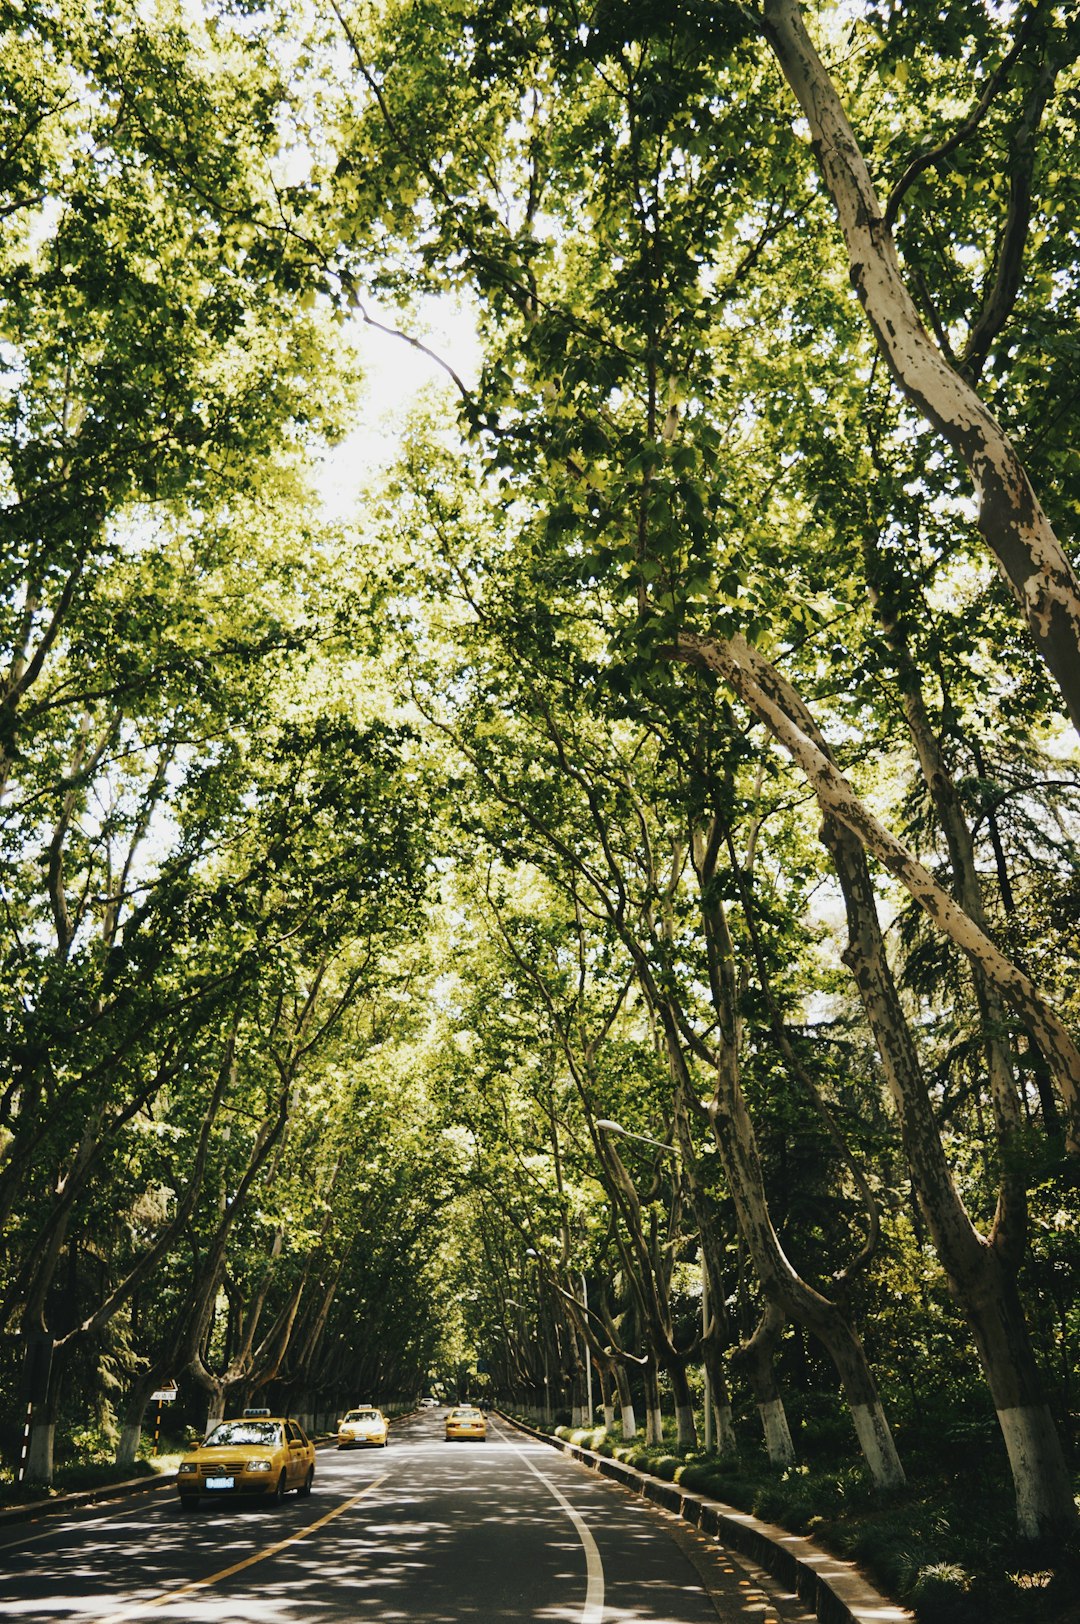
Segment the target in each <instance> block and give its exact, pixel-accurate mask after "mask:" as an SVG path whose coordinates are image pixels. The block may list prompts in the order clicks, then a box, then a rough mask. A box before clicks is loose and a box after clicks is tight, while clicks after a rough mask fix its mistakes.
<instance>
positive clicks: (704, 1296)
mask: <svg viewBox="0 0 1080 1624" xmlns="http://www.w3.org/2000/svg"><path fill="white" fill-rule="evenodd" d="M596 1126H597V1128H598V1129H599V1130H600V1132H601V1133H611V1134H614V1135H615V1136H616V1137H617V1138H619V1139H636V1140H638V1141H639V1143H640V1144H643V1145H655V1147H656V1149H657V1150H662V1151H664V1152H665V1153H666V1154H667V1155H669V1156H675V1155H676V1154H677V1152H676V1150H675V1146H674V1145H667V1144H665V1143H664V1141H663V1140H662V1139H654V1138H653V1137H652V1136H651V1134H647V1133H631V1131H630V1129H629V1128H624V1127H623V1125H622V1123H621V1122H613V1121H612V1120H611V1118H610V1117H601V1118H600V1119H599V1120H598V1122H597V1124H596ZM708 1323H709V1271H708V1269H707V1267H706V1264H705V1244H704V1240H703V1241H702V1246H701V1341H702V1350H701V1351H702V1375H703V1376H704V1391H703V1398H704V1403H705V1448H706V1449H707V1450H708V1449H711V1448H712V1446H713V1405H712V1382H711V1380H710V1378H709V1364H708V1360H707V1359H705V1358H704V1353H705V1332H706V1329H707V1327H708Z"/></svg>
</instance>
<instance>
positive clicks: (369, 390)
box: [321, 299, 480, 520]
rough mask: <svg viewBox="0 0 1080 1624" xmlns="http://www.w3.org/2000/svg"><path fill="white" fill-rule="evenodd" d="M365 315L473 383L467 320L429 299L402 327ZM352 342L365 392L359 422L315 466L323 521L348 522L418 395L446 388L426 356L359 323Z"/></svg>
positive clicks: (391, 316)
mask: <svg viewBox="0 0 1080 1624" xmlns="http://www.w3.org/2000/svg"><path fill="white" fill-rule="evenodd" d="M367 308H368V312H369V314H370V315H371V316H372V317H374V318H375V319H376V320H378V321H380V322H383V323H384V324H385V325H386V326H388V327H397V326H400V327H401V329H402V330H403V331H407V332H409V333H410V334H411V335H412V336H414V337H416V338H418V339H419V340H420V341H421V342H422V343H423V344H425V345H426V346H427V347H428V349H429V350H432V351H434V352H435V354H436V355H438V356H441V357H442V358H443V359H444V360H445V361H446V362H447V363H448V364H449V365H450V366H452V367H453V369H454V371H455V372H456V373H457V374H458V376H459V377H461V378H463V379H464V381H465V382H466V383H467V384H471V383H473V382H475V380H476V377H477V374H478V372H479V369H480V345H479V340H478V338H477V334H476V323H475V316H474V314H473V313H471V312H469V311H466V310H465V309H463V308H462V306H460V305H459V304H457V303H455V302H454V301H452V300H450V299H440V300H435V299H430V300H427V301H425V302H424V303H423V304H422V306H421V307H420V309H419V311H418V312H417V314H416V316H415V317H413V318H410V319H409V321H408V323H407V324H406V321H405V319H404V318H402V317H399V316H397V315H396V314H395V313H393V312H390V311H384V310H380V309H379V308H378V307H377V306H375V305H374V304H368V306H367ZM353 337H354V339H355V341H356V344H357V347H358V349H359V352H360V355H361V358H362V361H363V367H364V372H365V381H366V388H365V391H364V403H363V406H362V408H361V416H360V421H359V422H358V423H357V425H356V427H355V428H354V429H353V431H352V433H351V434H349V435H347V436H346V437H345V439H344V440H343V441H342V442H341V444H340V445H339V446H336V447H334V448H333V449H332V450H331V451H330V452H329V453H328V454H327V456H326V457H325V458H324V459H323V478H322V481H321V485H322V491H323V504H324V515H325V517H327V518H328V519H331V520H333V519H341V518H346V517H348V516H349V515H350V514H351V513H352V511H353V509H354V506H355V502H356V498H357V494H358V492H359V491H360V490H361V489H362V488H363V487H364V485H365V484H367V482H368V481H369V480H370V478H371V476H372V475H373V474H374V473H377V472H378V470H379V469H380V468H385V467H386V466H387V465H388V464H389V463H390V462H392V461H393V459H394V457H395V456H396V455H397V450H398V446H399V444H400V441H401V436H402V433H403V431H404V428H405V424H406V421H407V419H408V415H409V412H410V411H411V409H412V407H413V405H414V404H415V402H416V400H417V398H418V396H419V394H420V392H421V390H423V389H424V388H425V387H429V386H431V385H436V386H441V385H443V384H444V383H446V381H447V375H446V372H445V370H444V369H443V367H441V366H440V365H439V363H438V361H436V360H435V359H433V357H432V356H430V355H425V354H423V353H422V352H421V351H419V350H417V349H415V348H414V347H413V346H412V345H411V344H408V343H407V342H406V341H405V340H404V339H402V338H395V337H392V336H391V335H390V334H388V333H384V332H381V331H380V330H379V328H377V327H374V326H370V325H367V324H365V323H364V322H362V321H361V320H359V318H358V319H357V321H356V323H355V326H354V328H353Z"/></svg>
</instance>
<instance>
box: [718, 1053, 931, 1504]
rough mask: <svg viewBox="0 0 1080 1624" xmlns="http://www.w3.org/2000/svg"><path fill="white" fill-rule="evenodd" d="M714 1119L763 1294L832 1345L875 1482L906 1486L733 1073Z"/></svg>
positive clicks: (866, 1378) (855, 1344)
mask: <svg viewBox="0 0 1080 1624" xmlns="http://www.w3.org/2000/svg"><path fill="white" fill-rule="evenodd" d="M725 1047H726V1046H725ZM722 1064H723V1065H724V1069H725V1070H726V1071H728V1072H729V1073H731V1072H733V1062H732V1061H731V1059H730V1058H729V1059H728V1061H727V1062H726V1063H723V1062H722ZM710 1115H711V1117H712V1122H713V1129H714V1133H715V1136H716V1143H717V1147H718V1149H719V1151H720V1155H721V1158H722V1160H723V1164H724V1172H725V1174H726V1176H727V1181H728V1188H729V1189H730V1191H731V1195H732V1199H733V1201H734V1202H735V1207H736V1211H737V1212H738V1215H739V1224H740V1228H741V1229H742V1231H743V1234H744V1235H745V1237H746V1243H747V1246H748V1248H749V1251H750V1256H751V1258H752V1259H753V1263H754V1269H755V1272H756V1273H757V1276H758V1279H759V1280H760V1281H761V1286H762V1290H763V1291H764V1292H765V1295H766V1296H767V1297H768V1298H769V1300H770V1301H771V1302H773V1303H774V1304H776V1305H777V1306H778V1307H780V1308H782V1309H783V1310H784V1311H785V1312H786V1313H787V1314H788V1315H789V1316H790V1317H791V1318H792V1319H797V1320H798V1321H799V1322H800V1323H801V1324H802V1325H804V1326H805V1327H806V1329H807V1330H808V1331H810V1332H812V1333H813V1335H814V1336H816V1337H817V1339H818V1341H819V1342H820V1343H821V1344H822V1346H823V1347H824V1348H825V1350H826V1352H827V1353H828V1355H829V1357H830V1358H831V1359H832V1361H833V1364H834V1365H835V1366H836V1370H837V1374H838V1376H839V1378H840V1384H841V1386H842V1388H843V1391H844V1397H845V1398H846V1400H847V1403H848V1407H849V1408H850V1410H851V1418H852V1421H853V1423H854V1426H855V1433H856V1436H857V1437H858V1440H859V1444H860V1447H861V1448H862V1452H863V1456H864V1458H865V1460H866V1465H867V1468H868V1470H869V1472H870V1476H871V1478H872V1480H873V1482H874V1483H875V1484H876V1486H877V1487H878V1488H881V1489H889V1488H897V1487H899V1486H900V1485H901V1484H903V1482H904V1468H903V1466H902V1465H901V1464H900V1457H899V1455H898V1454H897V1452H896V1446H895V1444H894V1443H893V1439H892V1434H891V1432H890V1431H889V1425H888V1422H887V1421H886V1419H885V1416H884V1412H883V1411H882V1407H881V1403H880V1400H879V1398H878V1393H877V1387H876V1385H875V1382H874V1378H873V1376H872V1374H871V1371H870V1366H869V1364H868V1363H867V1360H866V1354H865V1352H864V1350H863V1346H862V1343H861V1341H860V1340H859V1338H858V1336H857V1334H856V1332H855V1329H854V1327H853V1326H852V1325H851V1323H850V1321H849V1320H848V1319H847V1317H846V1315H845V1314H844V1313H843V1312H842V1310H841V1309H840V1308H839V1307H838V1306H837V1304H835V1303H832V1302H830V1301H829V1300H828V1298H827V1297H823V1296H822V1295H821V1293H820V1292H818V1291H815V1290H814V1289H813V1287H812V1286H810V1285H808V1284H807V1282H806V1281H805V1280H803V1279H802V1278H801V1276H800V1275H799V1274H797V1272H796V1271H795V1269H794V1268H793V1267H792V1265H791V1262H790V1261H789V1259H788V1257H787V1255H786V1254H785V1252H784V1249H783V1247H782V1246H781V1245H780V1238H779V1236H778V1235H777V1233H776V1231H775V1229H774V1228H773V1224H772V1219H771V1217H770V1216H769V1210H768V1205H767V1203H766V1199H765V1189H764V1180H763V1178H762V1174H761V1167H760V1164H759V1161H758V1154H757V1144H756V1140H755V1137H754V1130H753V1126H752V1124H751V1122H750V1117H749V1114H748V1112H747V1110H746V1102H745V1100H744V1099H743V1095H742V1089H741V1087H740V1086H739V1084H738V1081H737V1079H736V1078H735V1077H734V1075H729V1076H728V1078H727V1080H726V1082H722V1083H721V1084H720V1086H719V1087H718V1089H717V1095H716V1098H715V1100H714V1102H713V1106H712V1108H711V1112H710Z"/></svg>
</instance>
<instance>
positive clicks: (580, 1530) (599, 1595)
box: [496, 1429, 604, 1624]
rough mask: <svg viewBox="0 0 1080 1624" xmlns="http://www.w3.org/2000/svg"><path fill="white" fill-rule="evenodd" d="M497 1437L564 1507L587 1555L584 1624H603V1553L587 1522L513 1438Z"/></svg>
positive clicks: (503, 1434)
mask: <svg viewBox="0 0 1080 1624" xmlns="http://www.w3.org/2000/svg"><path fill="white" fill-rule="evenodd" d="M496 1430H497V1429H496ZM498 1436H499V1437H500V1438H502V1439H503V1442H504V1443H506V1444H508V1445H509V1447H510V1448H511V1449H512V1450H514V1452H515V1454H517V1455H520V1456H521V1459H522V1460H523V1461H524V1462H525V1465H526V1466H527V1467H528V1468H529V1471H530V1472H531V1473H532V1474H533V1476H534V1477H538V1478H539V1479H540V1481H541V1483H542V1484H543V1485H544V1487H545V1488H546V1489H547V1491H548V1493H549V1494H550V1495H551V1496H552V1498H553V1499H555V1500H557V1501H558V1503H559V1505H560V1506H562V1508H563V1510H564V1511H565V1512H566V1515H567V1516H568V1517H569V1518H570V1521H571V1522H572V1523H573V1525H574V1528H575V1529H576V1530H577V1536H578V1539H580V1541H581V1543H582V1546H583V1548H584V1551H585V1573H586V1583H585V1606H584V1608H583V1610H582V1614H581V1624H603V1619H604V1564H603V1562H601V1560H600V1552H599V1551H598V1550H597V1548H596V1541H595V1540H594V1539H593V1537H592V1531H591V1529H590V1528H589V1525H588V1523H587V1522H586V1521H585V1519H584V1517H583V1516H582V1515H581V1513H580V1512H579V1511H578V1510H577V1509H576V1507H574V1506H572V1505H571V1504H570V1502H569V1500H568V1499H567V1498H566V1496H565V1494H563V1492H562V1490H561V1489H560V1488H559V1486H558V1484H556V1483H553V1482H552V1481H551V1479H550V1478H549V1477H545V1476H544V1474H543V1472H540V1471H537V1469H536V1467H535V1466H534V1465H533V1463H532V1461H531V1460H530V1459H529V1457H528V1455H526V1453H525V1451H524V1450H523V1449H521V1448H519V1446H518V1445H517V1444H516V1443H515V1442H514V1441H513V1439H512V1438H508V1437H507V1436H506V1434H505V1433H503V1432H499V1433H498Z"/></svg>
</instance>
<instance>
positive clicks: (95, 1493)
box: [0, 1472, 176, 1528]
mask: <svg viewBox="0 0 1080 1624" xmlns="http://www.w3.org/2000/svg"><path fill="white" fill-rule="evenodd" d="M175 1477H176V1474H175V1472H163V1473H162V1474H161V1475H160V1476H154V1477H129V1478H126V1479H125V1480H124V1481H123V1482H122V1483H103V1484H101V1485H100V1487H99V1488H96V1489H73V1490H71V1491H70V1493H60V1494H53V1495H50V1496H49V1498H48V1499H47V1500H27V1501H25V1502H23V1503H22V1504H21V1505H15V1506H4V1507H3V1509H2V1510H0V1528H3V1527H5V1526H6V1525H7V1524H8V1523H19V1522H35V1521H36V1520H37V1518H38V1517H48V1516H49V1515H51V1514H56V1513H59V1512H62V1511H70V1510H71V1509H72V1508H73V1507H77V1506H92V1505H97V1504H98V1503H99V1502H100V1501H102V1500H111V1499H112V1498H113V1496H114V1495H123V1496H127V1495H133V1494H150V1493H152V1492H153V1491H154V1490H156V1489H168V1488H172V1486H173V1482H174V1479H175Z"/></svg>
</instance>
